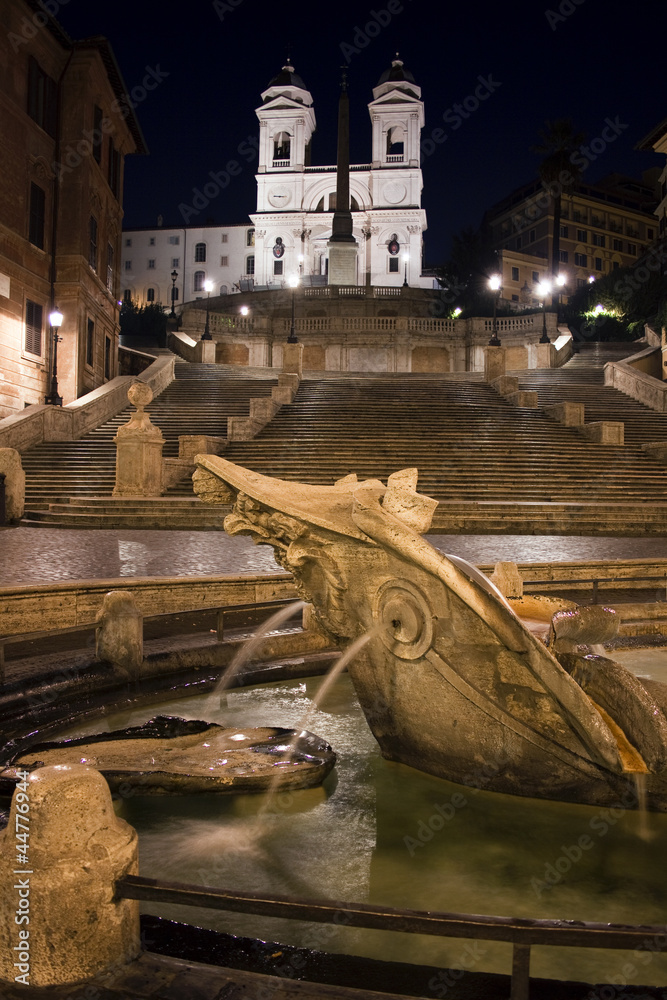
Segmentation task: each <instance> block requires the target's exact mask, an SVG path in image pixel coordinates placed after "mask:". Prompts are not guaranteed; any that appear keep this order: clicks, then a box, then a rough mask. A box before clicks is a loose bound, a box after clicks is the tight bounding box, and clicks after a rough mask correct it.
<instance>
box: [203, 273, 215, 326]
mask: <svg viewBox="0 0 667 1000" xmlns="http://www.w3.org/2000/svg"><path fill="white" fill-rule="evenodd" d="M204 291H205V292H206V324H205V326H204V332H203V333H202V335H201V339H202V340H213V337H212V336H211V331H210V330H209V328H208V300H209V299H210V297H211V292H212V291H213V282H212V281H205V282H204Z"/></svg>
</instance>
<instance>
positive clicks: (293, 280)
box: [287, 274, 299, 288]
mask: <svg viewBox="0 0 667 1000" xmlns="http://www.w3.org/2000/svg"><path fill="white" fill-rule="evenodd" d="M287 284H288V285H289V286H290V288H296V287H297V285H298V284H299V275H298V274H290V276H289V278H288V279H287Z"/></svg>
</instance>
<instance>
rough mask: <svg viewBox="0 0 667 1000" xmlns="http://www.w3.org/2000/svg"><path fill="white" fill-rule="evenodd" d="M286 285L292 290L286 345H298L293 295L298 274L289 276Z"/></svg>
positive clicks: (297, 282)
mask: <svg viewBox="0 0 667 1000" xmlns="http://www.w3.org/2000/svg"><path fill="white" fill-rule="evenodd" d="M287 284H288V285H289V286H290V288H291V289H292V322H291V325H290V329H289V337H288V338H287V343H288V344H296V343H298V340H297V336H296V333H295V332H294V293H295V292H296V288H297V285H298V284H299V276H298V274H290V276H289V278H288V279H287Z"/></svg>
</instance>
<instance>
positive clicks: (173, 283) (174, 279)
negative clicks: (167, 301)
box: [169, 270, 178, 317]
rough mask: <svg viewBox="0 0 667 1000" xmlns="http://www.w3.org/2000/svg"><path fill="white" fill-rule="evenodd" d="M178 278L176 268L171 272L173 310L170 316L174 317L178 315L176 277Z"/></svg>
mask: <svg viewBox="0 0 667 1000" xmlns="http://www.w3.org/2000/svg"><path fill="white" fill-rule="evenodd" d="M177 278H178V271H175V270H174V271H172V272H171V312H170V314H169V315H170V316H174V317H175V316H176V312H175V310H174V302H175V301H176V279H177Z"/></svg>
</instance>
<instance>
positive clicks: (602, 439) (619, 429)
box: [580, 420, 625, 445]
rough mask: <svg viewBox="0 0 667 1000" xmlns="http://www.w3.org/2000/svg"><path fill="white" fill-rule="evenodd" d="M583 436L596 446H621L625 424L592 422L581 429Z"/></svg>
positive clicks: (618, 422)
mask: <svg viewBox="0 0 667 1000" xmlns="http://www.w3.org/2000/svg"><path fill="white" fill-rule="evenodd" d="M580 429H581V431H582V432H583V434H584V435H585V436H586V437H587V438H589V439H590V440H591V441H595V443H596V444H616V445H619V444H623V443H624V441H625V424H624V423H623V421H622V420H593V421H592V422H591V423H590V424H584V425H583V426H582V427H581V428H580Z"/></svg>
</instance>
